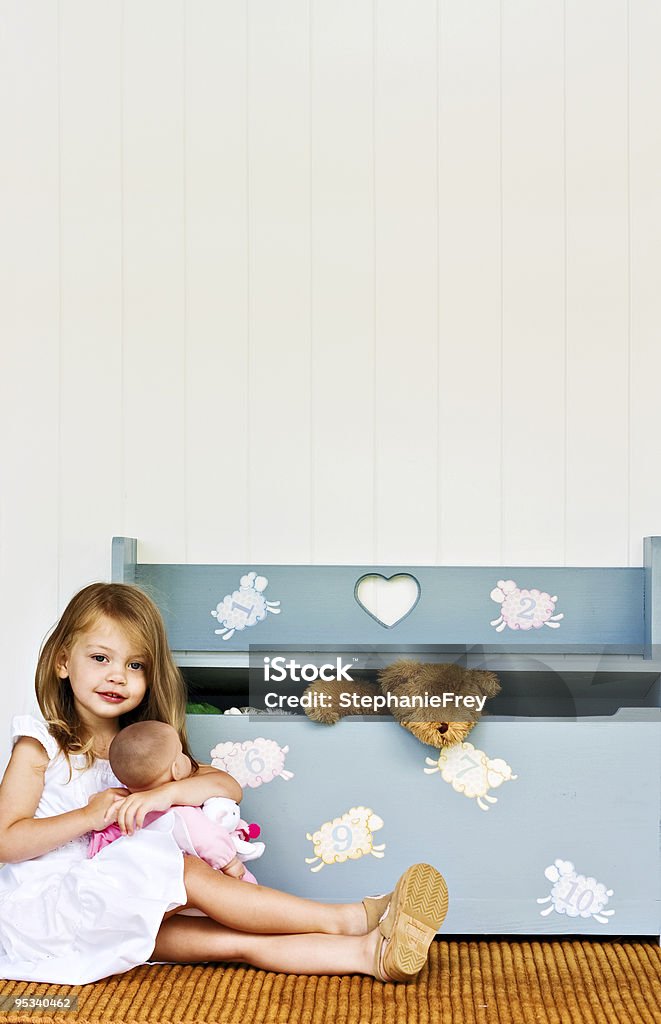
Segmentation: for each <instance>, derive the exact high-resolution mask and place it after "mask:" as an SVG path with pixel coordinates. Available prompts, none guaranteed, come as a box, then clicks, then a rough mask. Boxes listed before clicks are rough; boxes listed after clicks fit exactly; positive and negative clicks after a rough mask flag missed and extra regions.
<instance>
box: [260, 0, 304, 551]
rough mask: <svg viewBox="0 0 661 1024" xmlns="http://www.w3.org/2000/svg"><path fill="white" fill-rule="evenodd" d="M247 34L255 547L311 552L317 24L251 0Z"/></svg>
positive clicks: (289, 6)
mask: <svg viewBox="0 0 661 1024" xmlns="http://www.w3.org/2000/svg"><path fill="white" fill-rule="evenodd" d="M248 31H249V43H248V146H249V157H248V159H249V164H248V219H249V275H250V276H249V367H250V393H249V401H250V406H249V410H250V415H249V444H250V451H249V463H248V472H249V487H250V495H249V500H250V508H249V527H250V534H249V545H248V552H249V557H250V558H251V559H252V560H253V561H254V560H260V559H261V560H262V561H270V562H288V561H292V562H296V561H303V562H305V561H308V560H309V558H310V553H311V457H310V456H311V442H310V425H311V387H310V385H311V381H310V376H311V374H310V60H309V44H310V26H309V15H308V4H307V0H281V2H280V3H278V4H272V3H270V2H268V0H251V2H250V4H249V26H248Z"/></svg>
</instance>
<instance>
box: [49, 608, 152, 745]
mask: <svg viewBox="0 0 661 1024" xmlns="http://www.w3.org/2000/svg"><path fill="white" fill-rule="evenodd" d="M57 672H58V675H59V677H60V679H66V678H67V676H68V677H69V682H70V683H71V689H72V690H73V697H74V704H75V706H76V709H77V711H78V714H79V715H80V719H81V721H82V722H84V723H85V725H87V726H88V727H89V728H90V729H91V730H92V731H94V730H95V729H96V728H98V727H99V726H102V725H103V724H104V723H105V722H107V721H108V720H110V719H115V718H119V716H120V715H125V714H126V713H127V712H129V711H132V710H133V709H134V708H136V707H137V706H138V704H139V703H140V701H141V700H142V698H143V697H144V695H145V693H146V692H147V674H146V669H145V653H144V651H142V650H140V648H139V647H136V645H135V644H133V643H131V641H130V640H129V639H128V637H127V635H126V633H125V631H124V629H123V628H122V627H121V626H120V625H119V623H117V622H115V620H114V619H111V618H108V616H106V615H100V616H99V617H98V618H97V619H96V620H95V622H93V623H92V625H91V626H90V627H89V628H88V629H87V630H85V631H84V632H82V633H79V634H78V635H77V637H76V639H75V640H74V642H73V644H72V647H71V650H70V651H69V652H66V651H63V652H62V653H61V655H60V659H59V661H58V665H57Z"/></svg>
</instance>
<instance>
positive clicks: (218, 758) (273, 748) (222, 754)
mask: <svg viewBox="0 0 661 1024" xmlns="http://www.w3.org/2000/svg"><path fill="white" fill-rule="evenodd" d="M288 753H289V747H288V746H287V747H280V746H278V744H277V743H276V742H275V740H266V739H264V738H263V737H262V736H260V737H258V739H256V740H244V741H243V743H237V742H232V741H230V742H228V743H218V744H217V746H215V747H214V748H213V750H212V751H211V757H212V759H213V760H212V761H211V764H212V765H213V767H214V768H222V770H223V771H224V772H227V773H228V774H229V775H231V776H232V777H233V778H235V779H236V781H237V782H238V783H239V785H240V786H241V787H245V786H249V787H250V788H251V789H256V788H257V787H258V786H261V785H263V784H264V783H265V782H272V781H273V779H275V778H278V777H279V778H281V779H284V780H285V782H288V781H289V779H293V778H294V773H293V772H290V771H287V770H286V768H285V756H286V755H287V754H288Z"/></svg>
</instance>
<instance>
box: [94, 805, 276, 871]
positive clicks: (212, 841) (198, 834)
mask: <svg viewBox="0 0 661 1024" xmlns="http://www.w3.org/2000/svg"><path fill="white" fill-rule="evenodd" d="M169 813H172V814H173V815H174V817H175V819H176V820H175V824H174V828H173V830H172V834H173V835H174V838H175V840H176V842H177V843H178V844H179V848H180V849H181V850H182V851H183V853H189V854H192V855H193V856H196V857H200V858H201V859H202V860H205V861H206V862H207V864H210V865H211V867H212V868H215V869H216V870H217V871H221V870H222V869H223V868H224V867H225V866H226V865H227V864H229V862H230V861H231V860H233V859H234V857H235V856H236V848H235V846H234V843H233V841H232V837H231V835H230V833H229V832H228V831H227V829H226V828H225V827H224V826H223V825H219V824H218V823H217V822H215V821H212V820H211V819H210V818H208V817H207V816H206V814H205V813H204V811H203V810H202V808H201V807H189V806H185V805H184V806H177V807H171V808H170V811H165V812H164V811H152V812H151V813H150V814H148V815H147V816H146V818H145V823H144V826H143V827H144V828H149V827H150V825H152V824H153V822H155V821H157V820H158V819H160V818H162V817H163V816H164V814H169ZM140 831H142V830H141V829H139V830H138V832H136V833H134V835H138V834H139V832H140ZM121 836H122V832H121V831H120V828H119V826H118V825H116V824H112V825H108V826H107V827H106V828H104V829H103V830H102V831H101V832H94V833H92V838H91V839H90V843H89V849H88V857H94V856H96V854H97V853H100V852H101V850H103V849H104V848H105V847H106V846H108V845H109V844H110V843H113V842H114V841H115V840H116V839H119V838H120V837H121ZM242 881H243V882H252V883H253V884H254V885H257V879H256V878H255V876H254V875H253V874H251V872H250V871H248V869H247V868H246V871H245V874H244V876H243V878H242Z"/></svg>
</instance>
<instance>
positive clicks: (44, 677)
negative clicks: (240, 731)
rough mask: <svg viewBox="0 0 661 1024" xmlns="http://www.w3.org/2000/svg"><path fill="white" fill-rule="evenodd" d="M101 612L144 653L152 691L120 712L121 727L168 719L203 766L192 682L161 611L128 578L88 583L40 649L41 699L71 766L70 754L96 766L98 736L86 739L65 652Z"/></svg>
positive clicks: (37, 683) (38, 691)
mask: <svg viewBox="0 0 661 1024" xmlns="http://www.w3.org/2000/svg"><path fill="white" fill-rule="evenodd" d="M101 615H106V616H107V617H108V618H109V619H113V621H114V622H116V623H117V625H118V626H120V627H121V628H122V629H124V630H125V631H126V634H127V637H128V638H129V640H130V642H131V643H135V644H137V645H139V647H140V649H141V652H142V653H143V654H144V664H145V675H146V678H147V690H146V692H145V695H144V697H143V699H142V700H141V702H140V704H139V705H138V706H137V707H136V708H134V709H133V710H132V711H129V712H128V713H127V714H126V715H121V716H120V729H122V728H124V726H126V725H131V724H132V723H133V722H142V721H145V720H148V719H155V720H156V721H159V722H166V723H167V724H168V725H171V726H173V728H175V729H176V730H177V733H178V734H179V739H180V740H181V745H182V747H183V751H184V753H185V754H187V755H188V756H189V757H190V759H191V763H192V765H193V771H194V772H195V771H197V768H198V764H197V761H195V759H194V758H193V756H192V754H191V753H190V749H189V745H188V736H187V733H186V684H185V682H184V679H183V677H182V675H181V672H180V671H179V669H178V668H177V666H176V665H175V663H174V659H173V657H172V654H171V652H170V648H169V646H168V640H167V635H166V632H165V625H164V624H163V619H162V617H161V613H160V612H159V610H158V608H157V607H156V605H155V604H154V602H153V601H152V600H151V598H150V597H148V596H147V594H145V592H144V591H143V590H140V588H139V587H135V586H133V585H131V584H128V583H92V584H90V586H88V587H84V588H83V590H81V591H79V593H77V594H76V595H75V597H72V599H71V600H70V601H69V604H68V605H67V607H66V608H65V609H64V612H63V614H62V617H61V619H60V621H59V622H58V623H57V625H56V626H55V627H54V629H53V630H52V632H51V634H50V635H49V637H48V638H47V640H46V641H45V642H44V644H43V646H42V648H41V651H40V653H39V661H38V663H37V671H36V675H35V690H36V694H37V701H38V703H39V707H40V709H41V713H42V715H43V716H44V718H45V720H46V722H47V723H48V727H49V732H50V734H51V736H53V738H54V739H56V740H57V742H58V743H59V745H60V749H61V750H62V752H63V754H64V756H65V757H66V759H67V762H68V763H69V768H70V769H71V762H70V760H69V755H70V754H84V755H85V758H86V766H87V767H88V768H89V767H91V766H92V765H93V763H94V753H93V746H94V737H91V738H90V739H88V740H85V739H84V738H83V723H82V722H81V720H80V718H79V716H78V712H77V710H76V706H75V704H74V698H73V691H72V689H71V684H70V682H69V680H68V679H60V677H59V675H58V671H57V668H58V661H59V659H60V658H61V656H62V654H63V653H67V654H69V653H70V652H71V648H72V646H73V644H74V642H75V641H76V639H77V637H78V636H79V634H80V633H83V632H85V630H87V629H89V628H90V627H91V626H92V625H93V623H94V622H95V621H96V620H97V619H98V618H99V616H101Z"/></svg>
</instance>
